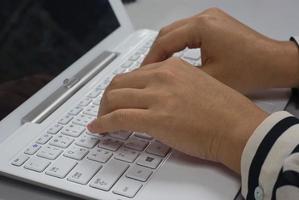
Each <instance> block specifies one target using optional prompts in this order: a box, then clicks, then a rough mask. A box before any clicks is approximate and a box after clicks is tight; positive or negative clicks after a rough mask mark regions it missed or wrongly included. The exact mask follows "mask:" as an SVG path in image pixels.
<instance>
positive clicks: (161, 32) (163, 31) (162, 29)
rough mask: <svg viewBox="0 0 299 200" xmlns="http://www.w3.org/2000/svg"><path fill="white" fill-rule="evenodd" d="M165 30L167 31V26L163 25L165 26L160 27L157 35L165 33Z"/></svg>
mask: <svg viewBox="0 0 299 200" xmlns="http://www.w3.org/2000/svg"><path fill="white" fill-rule="evenodd" d="M167 32H168V28H167V26H165V27H163V28H161V29H160V31H159V34H158V35H159V36H163V35H165V34H166V33H167Z"/></svg>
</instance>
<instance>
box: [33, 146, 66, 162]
mask: <svg viewBox="0 0 299 200" xmlns="http://www.w3.org/2000/svg"><path fill="white" fill-rule="evenodd" d="M61 153H62V150H61V149H59V148H57V147H53V146H44V147H43V148H42V149H41V150H40V151H39V152H38V154H37V156H38V157H41V158H46V159H49V160H55V159H56V158H57V157H58V156H59V155H60V154H61Z"/></svg>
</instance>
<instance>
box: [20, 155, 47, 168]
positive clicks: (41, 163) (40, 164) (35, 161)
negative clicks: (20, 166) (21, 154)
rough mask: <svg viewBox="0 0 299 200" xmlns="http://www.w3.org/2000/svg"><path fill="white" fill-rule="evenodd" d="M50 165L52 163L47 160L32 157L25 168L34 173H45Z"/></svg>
mask: <svg viewBox="0 0 299 200" xmlns="http://www.w3.org/2000/svg"><path fill="white" fill-rule="evenodd" d="M49 165H50V162H49V161H47V160H45V159H42V158H37V157H32V158H31V159H30V160H29V161H27V163H26V164H25V166H24V167H25V169H29V170H32V171H36V172H43V171H44V170H45V169H46V168H47V167H48V166H49Z"/></svg>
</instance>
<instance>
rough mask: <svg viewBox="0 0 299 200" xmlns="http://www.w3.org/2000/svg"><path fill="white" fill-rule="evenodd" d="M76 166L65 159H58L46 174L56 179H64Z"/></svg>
mask: <svg viewBox="0 0 299 200" xmlns="http://www.w3.org/2000/svg"><path fill="white" fill-rule="evenodd" d="M76 165H77V162H76V161H74V160H71V159H67V158H59V159H57V160H56V161H55V163H54V164H52V165H51V166H50V167H49V168H48V170H47V171H46V174H47V175H49V176H54V177H57V178H64V177H66V175H67V174H68V173H69V172H70V171H71V170H72V169H73V168H74V167H75V166H76Z"/></svg>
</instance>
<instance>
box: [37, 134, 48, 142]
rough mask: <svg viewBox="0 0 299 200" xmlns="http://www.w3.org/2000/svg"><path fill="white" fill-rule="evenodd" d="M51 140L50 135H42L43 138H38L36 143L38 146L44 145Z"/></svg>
mask: <svg viewBox="0 0 299 200" xmlns="http://www.w3.org/2000/svg"><path fill="white" fill-rule="evenodd" d="M51 138H52V136H51V135H49V134H44V135H43V136H41V137H40V138H38V139H37V140H36V143H38V144H46V143H47V142H48V141H49V140H50V139H51Z"/></svg>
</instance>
